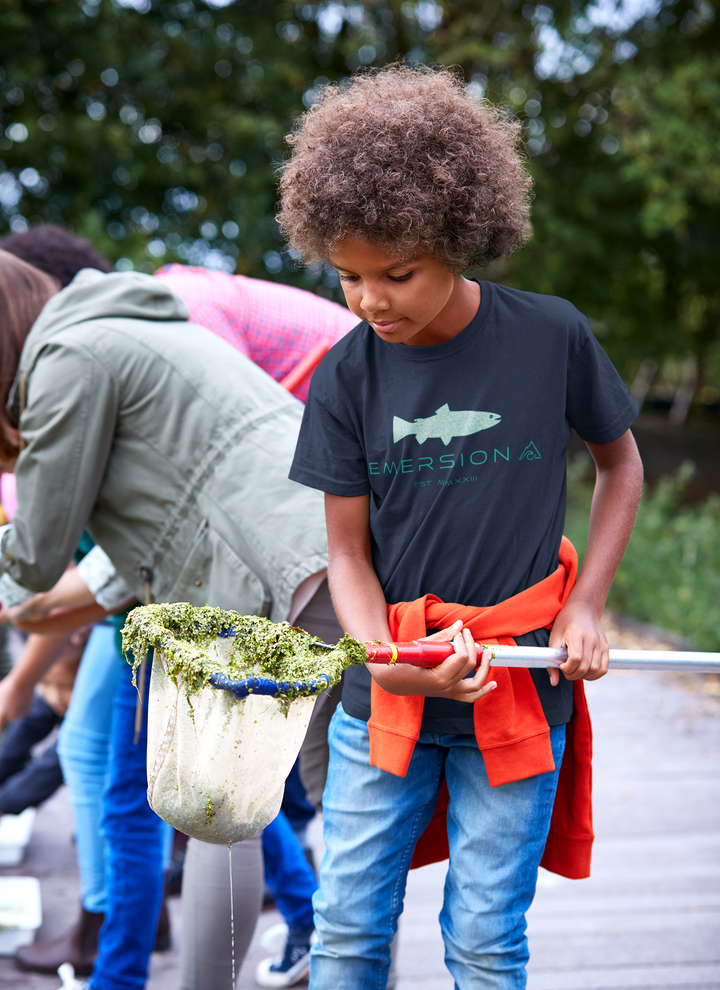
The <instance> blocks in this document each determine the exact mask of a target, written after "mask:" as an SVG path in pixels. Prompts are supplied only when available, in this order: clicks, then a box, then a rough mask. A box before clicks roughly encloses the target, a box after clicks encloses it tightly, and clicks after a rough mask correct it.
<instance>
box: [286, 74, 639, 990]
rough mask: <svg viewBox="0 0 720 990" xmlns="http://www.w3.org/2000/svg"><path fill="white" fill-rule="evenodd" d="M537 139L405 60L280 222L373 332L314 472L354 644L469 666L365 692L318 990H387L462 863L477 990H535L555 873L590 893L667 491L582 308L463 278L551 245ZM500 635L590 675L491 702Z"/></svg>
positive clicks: (297, 468) (457, 924) (445, 916)
mask: <svg viewBox="0 0 720 990" xmlns="http://www.w3.org/2000/svg"><path fill="white" fill-rule="evenodd" d="M518 128H519V125H518V124H517V123H512V122H510V121H508V120H507V119H506V118H505V117H504V116H503V115H502V113H501V112H500V111H497V110H494V109H492V108H491V107H490V106H488V105H485V104H482V103H479V102H477V101H475V100H474V99H472V98H471V97H470V96H469V95H468V93H467V92H466V90H465V88H464V86H463V85H462V81H461V80H459V79H458V78H457V77H456V76H455V75H453V74H452V73H451V72H449V71H447V70H429V69H424V68H409V67H403V66H397V65H396V66H391V67H389V68H386V69H383V70H380V71H378V72H375V73H369V74H366V75H359V76H356V77H355V78H353V79H352V80H351V82H350V84H349V85H348V86H347V87H346V88H344V89H343V88H334V87H330V88H328V89H326V90H325V91H324V92H323V94H322V96H321V99H320V102H319V104H318V105H316V106H315V107H313V109H312V110H311V111H310V112H308V113H307V114H305V116H304V117H303V118H302V119H301V121H300V122H299V125H298V127H297V129H296V131H295V133H294V134H293V135H292V136H291V138H290V142H291V145H292V148H293V153H292V156H291V158H290V160H289V161H288V163H287V164H286V165H285V167H284V170H283V175H282V180H281V191H282V211H281V213H280V217H279V219H280V224H281V226H282V228H283V230H284V232H285V233H286V235H287V237H288V238H289V240H290V243H291V244H292V246H293V247H294V248H295V249H296V250H297V251H298V252H299V253H300V254H301V255H302V256H303V257H304V258H305V259H306V260H308V261H326V262H329V263H330V264H331V265H333V266H334V267H335V268H336V269H337V271H338V273H339V276H340V280H341V283H342V287H343V289H344V292H345V298H346V300H347V304H348V306H349V308H350V309H351V310H352V312H353V313H354V314H355V315H356V316H357V317H358V319H359V320H361V321H362V322H361V323H360V325H359V326H357V327H356V328H355V329H354V330H352V331H351V332H350V334H348V335H347V336H346V337H345V338H344V339H343V340H341V341H340V342H339V343H338V344H336V345H335V346H334V347H333V348H332V350H331V351H330V352H329V353H328V355H327V356H326V358H325V359H324V361H323V363H322V364H321V366H320V368H319V369H318V371H317V372H316V373H315V376H314V378H313V381H312V385H311V389H310V397H309V401H308V404H307V407H306V411H305V418H304V421H303V427H302V430H301V434H300V440H299V443H298V447H297V450H296V454H295V460H294V463H293V468H292V472H291V478H293V479H294V480H296V481H299V482H301V483H303V484H305V485H309V486H311V487H314V488H318V489H320V490H322V491H324V492H325V493H326V495H325V499H326V516H327V529H328V541H329V580H330V587H331V591H332V596H333V601H334V604H335V607H336V611H337V613H338V617H339V619H340V622H341V624H342V625H343V627H344V628H345V629H346V630H347V632H349V633H350V635H352V636H354V637H355V638H357V639H359V640H366V641H367V640H382V641H389V640H395V641H403V640H410V639H414V638H420V637H423V636H425V635H427V634H431V635H433V636H434V637H435V638H441V639H446V640H451V641H452V642H453V644H454V647H455V653H454V655H453V656H451V657H450V658H449V659H448V660H446V661H445V662H444V663H442V664H441V665H440V666H439V667H437V668H435V669H419V668H414V667H410V666H405V665H402V664H396V665H394V666H383V665H380V664H367V665H366V666H365V667H359V668H358V667H356V668H352V669H351V670H350V671H348V673H347V674H346V678H345V684H344V688H343V695H342V704H341V705H340V706H339V707H338V709H337V711H336V714H335V716H334V717H333V721H332V723H331V727H330V767H329V772H328V782H327V786H326V790H325V794H324V797H323V810H324V817H325V842H326V846H327V854H326V856H325V859H324V861H323V865H322V869H321V876H320V890H319V892H318V893H317V894H316V897H315V913H316V930H317V934H318V943H317V945H316V946H315V948H314V950H313V956H312V963H311V983H310V985H311V988H312V990H330V988H333V990H335V988H337V987H342V988H344V990H348V988H352V990H356V988H357V990H361V988H362V990H365V988H368V990H369V988H379V987H382V986H384V985H385V981H386V979H387V971H388V964H389V945H390V942H391V940H392V938H393V935H394V933H395V931H396V928H397V920H398V916H399V914H400V912H401V910H402V902H403V895H404V890H405V882H406V877H407V871H408V868H409V866H410V865H411V859H413V856H414V865H415V864H421V863H422V862H428V861H430V860H432V859H439V858H443V857H444V856H447V855H448V854H449V858H450V863H449V867H448V873H447V879H446V882H445V893H444V904H443V908H442V912H441V915H440V924H441V928H442V933H443V938H444V942H445V960H446V964H447V966H448V969H449V970H450V972H451V974H452V976H453V978H454V981H455V986H456V988H459V990H470V988H479V987H483V988H493V990H520V988H522V987H524V986H525V981H526V975H525V967H526V963H527V959H528V951H527V942H526V937H525V927H526V926H525V912H526V911H527V909H528V907H529V906H530V903H531V902H532V898H533V895H534V891H535V884H536V878H537V871H538V865H539V863H540V860H541V857H543V853H544V858H543V865H546V866H547V867H548V868H549V869H553V870H555V871H556V872H561V873H563V874H564V875H566V876H575V877H579V876H586V875H587V873H588V868H589V854H590V846H591V842H592V827H591V817H590V810H589V798H590V776H589V772H590V771H589V748H590V726H589V720H588V717H587V708H586V706H585V701H584V694H583V689H582V681H583V679H587V680H592V679H595V678H598V677H601V676H602V675H603V674H604V673H605V672H606V670H607V663H608V648H607V642H606V640H605V637H604V635H603V632H602V629H601V626H600V616H601V613H602V609H603V606H604V603H605V599H606V596H607V593H608V590H609V588H610V584H611V581H612V578H613V576H614V574H615V571H616V569H617V566H618V564H619V562H620V559H621V557H622V553H623V551H624V549H625V546H626V544H627V541H628V539H629V536H630V532H631V529H632V525H633V522H634V519H635V513H636V511H637V505H638V501H639V498H640V492H641V484H642V466H641V464H640V459H639V456H638V453H637V448H636V446H635V442H634V440H633V438H632V434H631V433H630V430H629V428H630V426H631V424H632V422H633V420H634V418H635V416H636V414H637V407H636V405H635V403H634V402H633V400H632V398H631V397H630V395H629V394H628V392H627V390H626V388H625V386H624V385H623V383H622V381H621V380H620V378H619V376H618V375H617V373H616V371H615V369H614V368H613V367H612V365H611V364H610V362H609V360H608V359H607V357H606V356H605V354H604V352H603V351H602V349H601V348H600V346H599V345H598V344H597V342H596V340H595V338H594V337H593V335H592V333H591V331H590V328H589V326H588V324H587V321H586V320H585V318H584V317H583V316H582V315H581V314H580V313H578V311H577V310H576V309H575V308H574V307H573V306H572V305H571V304H570V303H568V302H566V301H564V300H562V299H558V298H555V297H551V296H541V295H536V294H532V293H527V292H521V291H518V290H516V289H511V288H508V287H506V286H502V285H498V284H493V283H491V282H487V281H479V280H474V279H467V278H465V277H464V276H463V274H462V272H463V271H464V270H465V269H467V268H468V267H469V266H471V265H474V266H479V265H483V264H486V263H487V262H489V261H491V260H492V259H494V258H497V257H500V256H501V255H504V254H509V253H510V252H512V251H514V250H515V249H517V248H518V247H520V246H521V245H522V244H523V242H524V241H525V239H526V238H527V236H528V232H529V220H528V217H529V194H530V186H531V183H530V179H529V177H528V175H527V173H526V172H525V170H524V168H523V164H522V161H521V159H520V156H519V154H518V152H517V150H516V145H517V140H518ZM571 427H574V429H575V430H576V431H577V432H578V433H579V435H580V436H581V437H582V438H583V440H584V441H585V442H586V444H587V446H588V448H589V450H590V453H591V455H592V457H593V459H594V461H595V464H596V468H597V480H596V486H595V495H594V498H593V505H592V510H591V515H590V535H589V541H588V547H587V552H586V555H585V561H584V565H583V570H582V574H581V575H580V576H579V577H578V578H577V581H576V580H575V578H576V574H577V556H576V554H575V552H574V550H573V548H572V546H571V545H570V544H569V542H568V541H567V540H566V539H565V538H564V537H563V536H562V529H563V523H564V514H565V445H566V443H567V440H568V439H569V437H570V428H571ZM477 640H481V641H482V642H484V643H488V642H490V643H492V642H496V643H497V642H500V643H512V642H517V643H520V644H523V645H537V646H547V645H548V644H549V645H551V646H566V647H567V650H568V659H567V661H566V662H565V663H564V664H562V666H561V668H560V671H561V672H558V671H557V670H551V671H549V672H547V671H545V670H532V671H529V670H525V669H507V668H505V669H503V668H494V670H493V681H491V682H487V675H488V664H489V659H490V654H489V653H488V652H487V651H486V652H485V653H484V654H483V656H482V658H478V656H477V652H476V646H475V641H477ZM564 752H565V762H564V763H563V754H564ZM561 765H562V770H561ZM559 778H560V784H559V789H558V779H559ZM556 791H557V795H558V800H557V801H556ZM553 807H554V810H553ZM551 818H552V828H551ZM418 839H419V840H420V841H418Z"/></svg>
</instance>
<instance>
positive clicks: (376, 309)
mask: <svg viewBox="0 0 720 990" xmlns="http://www.w3.org/2000/svg"><path fill="white" fill-rule="evenodd" d="M362 308H363V309H364V310H365V312H366V313H368V314H369V315H372V314H374V313H386V312H387V311H388V309H389V308H390V300H389V299H388V298H387V296H386V295H384V293H382V292H380V291H378V290H377V289H372V288H367V287H366V288H365V289H364V290H363V294H362Z"/></svg>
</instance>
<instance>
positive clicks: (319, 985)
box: [310, 705, 565, 990]
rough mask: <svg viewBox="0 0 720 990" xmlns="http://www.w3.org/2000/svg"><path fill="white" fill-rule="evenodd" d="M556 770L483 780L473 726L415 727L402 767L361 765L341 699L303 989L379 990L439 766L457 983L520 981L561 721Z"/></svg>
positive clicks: (444, 923)
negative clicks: (493, 782) (398, 771)
mask: <svg viewBox="0 0 720 990" xmlns="http://www.w3.org/2000/svg"><path fill="white" fill-rule="evenodd" d="M550 735H551V742H552V748H553V755H554V757H555V764H556V769H555V770H554V771H553V772H551V773H544V774H539V775H538V776H535V777H530V778H528V779H527V780H520V781H517V782H515V783H511V784H505V785H503V786H500V787H492V788H491V787H490V786H489V784H488V780H487V774H486V772H485V764H484V762H483V758H482V754H481V753H480V751H479V749H478V747H477V743H476V741H475V738H474V736H470V735H436V734H431V733H422V734H421V735H420V739H419V741H418V743H417V744H416V746H415V751H414V753H413V756H412V760H411V761H410V767H409V769H408V772H407V776H405V777H404V778H401V777H396V776H394V775H393V774H390V773H386V772H385V771H384V770H379V769H378V768H377V767H372V766H370V765H369V762H368V759H369V742H368V730H367V725H366V723H365V722H362V721H360V720H359V719H356V718H351V717H350V716H349V715H346V714H345V712H344V711H343V708H342V705H339V706H338V708H337V710H336V712H335V715H334V716H333V719H332V722H331V723H330V731H329V741H330V766H329V769H328V779H327V785H326V788H325V793H324V795H323V818H324V834H325V845H326V850H327V851H326V853H325V857H324V859H323V862H322V866H321V868H320V889H319V890H318V892H317V894H316V895H315V897H314V899H313V904H314V907H315V928H316V931H317V935H318V943H317V945H315V946H314V948H313V950H312V956H311V966H310V990H337V988H339V987H342V990H382V988H384V987H385V984H386V981H387V973H388V968H389V964H390V942H391V941H392V939H393V936H394V935H395V932H396V930H397V921H398V917H399V915H400V913H401V911H402V907H403V898H404V894H405V883H406V879H407V873H408V869H409V867H410V860H411V858H412V854H413V849H414V847H415V843H416V841H417V839H418V837H419V836H420V834H421V833H422V832H423V830H424V828H425V826H426V825H427V824H428V822H429V821H430V818H431V816H432V813H433V810H434V808H435V804H436V802H437V798H438V794H439V791H440V786H441V783H442V779H443V776H444V777H445V778H446V780H447V784H448V789H449V792H450V806H449V808H448V838H449V841H450V865H449V867H448V872H447V877H446V880H445V892H444V899H443V907H442V911H441V913H440V927H441V930H442V934H443V940H444V942H445V963H446V965H447V967H448V969H449V970H450V973H451V975H452V977H453V979H454V980H455V988H456V990H523V988H524V987H525V985H526V974H525V966H526V963H527V960H528V949H527V939H526V937H525V927H526V924H525V912H526V911H527V909H528V908H529V907H530V904H531V902H532V899H533V896H534V894H535V884H536V880H537V871H538V866H539V863H540V857H541V856H542V853H543V849H544V847H545V840H546V838H547V833H548V830H549V828H550V816H551V813H552V806H553V801H554V798H555V789H556V787H557V777H558V773H559V768H560V762H561V760H562V756H563V751H564V748H565V726H557V727H555V728H553V729H551V730H550Z"/></svg>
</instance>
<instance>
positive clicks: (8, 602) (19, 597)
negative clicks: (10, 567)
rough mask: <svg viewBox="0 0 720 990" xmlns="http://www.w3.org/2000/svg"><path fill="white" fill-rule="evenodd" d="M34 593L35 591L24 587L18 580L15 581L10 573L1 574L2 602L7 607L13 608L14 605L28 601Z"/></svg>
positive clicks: (0, 593)
mask: <svg viewBox="0 0 720 990" xmlns="http://www.w3.org/2000/svg"><path fill="white" fill-rule="evenodd" d="M34 595H35V592H34V591H28V589H27V588H23V586H22V585H21V584H18V583H17V581H13V579H12V578H11V577H10V575H9V574H2V575H0V602H2V604H3V605H4V606H5V607H6V608H12V607H13V605H22V603H23V602H26V601H27V600H28V598H32V597H33V596H34Z"/></svg>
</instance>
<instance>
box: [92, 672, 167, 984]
mask: <svg viewBox="0 0 720 990" xmlns="http://www.w3.org/2000/svg"><path fill="white" fill-rule="evenodd" d="M131 678H132V671H131V669H130V667H129V665H127V664H125V666H124V669H123V670H122V673H121V676H120V684H119V686H118V690H117V694H116V697H115V708H114V712H113V720H112V731H111V753H110V779H109V783H108V787H107V790H106V792H105V814H104V818H103V829H104V833H105V840H106V842H107V848H108V905H107V912H106V915H105V924H104V925H103V927H102V929H101V931H100V951H99V954H98V957H97V959H96V961H95V968H94V969H93V974H92V977H91V978H90V986H91V988H92V990H142V988H143V987H144V986H145V983H146V981H147V976H148V966H149V962H150V953H151V952H152V949H153V945H154V944H155V933H156V930H157V921H158V915H159V913H160V905H161V903H162V895H163V865H164V863H163V859H164V856H163V853H164V845H165V843H164V839H165V832H166V829H165V827H164V823H163V822H162V821H161V819H160V818H158V816H157V815H156V814H155V812H154V811H153V810H152V809H151V808H150V805H149V804H148V801H147V796H146V792H147V772H146V769H145V761H146V751H147V699H148V691H149V687H150V677H149V670H148V677H147V680H146V685H145V705H144V718H143V727H142V732H141V733H140V738H139V740H138V743H137V745H135V744H134V743H133V738H134V725H135V703H136V700H137V691H136V690H135V688H134V687H133V685H132V680H131Z"/></svg>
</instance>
